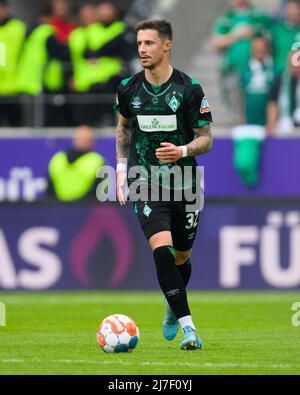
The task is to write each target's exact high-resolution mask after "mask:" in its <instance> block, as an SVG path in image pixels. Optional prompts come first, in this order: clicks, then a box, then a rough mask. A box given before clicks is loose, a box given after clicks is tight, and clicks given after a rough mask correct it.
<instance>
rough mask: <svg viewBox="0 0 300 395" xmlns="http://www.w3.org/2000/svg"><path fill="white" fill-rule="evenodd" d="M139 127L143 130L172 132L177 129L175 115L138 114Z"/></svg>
mask: <svg viewBox="0 0 300 395" xmlns="http://www.w3.org/2000/svg"><path fill="white" fill-rule="evenodd" d="M137 120H138V124H139V128H140V129H141V130H142V131H143V132H150V133H151V132H152V133H153V132H174V131H175V130H177V118H176V115H175V114H174V115H138V116H137Z"/></svg>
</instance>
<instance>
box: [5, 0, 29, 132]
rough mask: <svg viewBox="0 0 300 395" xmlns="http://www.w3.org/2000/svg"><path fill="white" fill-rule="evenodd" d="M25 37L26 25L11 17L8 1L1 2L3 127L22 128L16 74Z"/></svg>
mask: <svg viewBox="0 0 300 395" xmlns="http://www.w3.org/2000/svg"><path fill="white" fill-rule="evenodd" d="M25 37H26V26H25V24H24V23H23V22H21V21H19V20H18V19H15V18H13V17H11V16H10V14H9V9H8V4H7V1H6V0H0V43H1V48H2V51H1V54H2V55H3V54H4V58H5V59H3V61H4V62H3V63H4V65H1V66H0V95H1V96H0V124H3V125H9V126H20V122H21V111H20V104H19V103H18V98H17V97H16V96H15V95H16V93H17V89H16V74H17V69H18V61H19V57H20V54H21V50H22V47H23V44H24V41H25Z"/></svg>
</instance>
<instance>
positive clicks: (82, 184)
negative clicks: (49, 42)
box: [47, 126, 105, 202]
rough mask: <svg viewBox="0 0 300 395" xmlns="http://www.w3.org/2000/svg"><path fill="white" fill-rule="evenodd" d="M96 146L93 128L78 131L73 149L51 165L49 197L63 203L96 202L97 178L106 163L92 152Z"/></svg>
mask: <svg viewBox="0 0 300 395" xmlns="http://www.w3.org/2000/svg"><path fill="white" fill-rule="evenodd" d="M94 144H95V137H94V133H93V130H92V129H91V128H90V127H88V126H79V127H78V128H76V130H75V134H74V138H73V145H72V147H71V148H70V149H69V150H67V151H60V152H58V153H57V154H55V155H54V156H53V157H52V159H51V160H50V162H49V167H48V172H49V186H48V190H47V197H50V198H51V197H52V198H53V197H54V198H56V199H58V200H59V201H62V202H73V201H79V200H82V199H92V200H95V199H96V189H97V186H98V184H99V182H100V181H101V180H99V179H98V178H96V175H97V172H98V170H99V169H100V168H101V167H102V166H103V165H104V164H105V160H104V158H103V157H102V156H101V155H100V154H98V153H97V152H95V151H93V148H94Z"/></svg>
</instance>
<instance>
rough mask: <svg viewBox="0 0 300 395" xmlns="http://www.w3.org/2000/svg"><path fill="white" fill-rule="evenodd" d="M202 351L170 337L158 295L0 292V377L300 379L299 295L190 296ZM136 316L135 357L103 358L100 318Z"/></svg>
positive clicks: (124, 355) (235, 293)
mask: <svg viewBox="0 0 300 395" xmlns="http://www.w3.org/2000/svg"><path fill="white" fill-rule="evenodd" d="M189 300H190V305H191V310H192V313H193V319H194V321H195V323H196V325H197V327H198V329H199V332H200V335H201V337H202V339H203V341H204V349H203V350H202V351H199V350H197V351H182V350H180V349H179V343H180V340H181V338H182V334H181V333H178V335H177V338H176V339H175V340H173V341H167V340H164V339H163V337H162V333H161V321H162V318H163V314H164V303H163V300H162V296H161V294H159V293H158V292H71V293H68V292H60V293H57V292H47V293H0V302H2V303H5V305H6V316H7V326H6V327H0V374H100V375H102V374H113V375H118V374H121V375H122V374H134V375H136V374H154V375H155V374H187V375H199V374H300V326H298V327H295V326H293V325H292V315H293V314H294V312H293V311H292V310H291V307H292V304H293V303H295V302H297V301H298V302H299V301H300V293H299V292H298V293H296V292H265V293H263V292H223V293H222V292H190V293H189ZM114 313H121V314H126V315H129V316H130V317H131V318H133V319H134V320H135V321H136V323H137V325H138V327H139V329H140V341H139V344H138V346H137V348H136V349H135V350H134V351H133V352H132V353H126V354H105V353H104V352H103V351H101V350H100V349H99V348H98V346H97V342H96V331H97V328H98V325H99V323H100V321H101V320H102V319H103V318H104V317H106V316H107V315H110V314H114Z"/></svg>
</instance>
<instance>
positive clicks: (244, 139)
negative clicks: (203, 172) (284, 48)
mask: <svg viewBox="0 0 300 395" xmlns="http://www.w3.org/2000/svg"><path fill="white" fill-rule="evenodd" d="M273 80H274V72H273V60H272V58H271V56H270V47H269V42H268V40H267V38H266V37H256V38H254V39H253V42H252V57H251V59H250V60H249V63H248V67H247V68H246V69H245V70H244V72H243V73H242V80H241V83H242V89H243V98H244V113H245V125H241V126H238V127H236V128H234V130H233V140H234V151H233V162H234V167H235V170H236V172H237V174H238V175H239V177H240V179H241V181H242V183H243V184H244V185H246V186H247V187H255V186H257V184H258V182H259V173H260V159H261V152H262V147H263V142H264V138H265V126H266V123H267V107H268V101H269V95H270V90H271V87H272V84H273Z"/></svg>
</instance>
